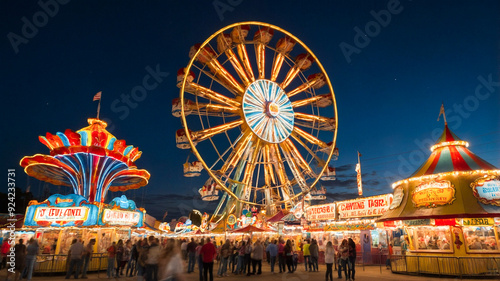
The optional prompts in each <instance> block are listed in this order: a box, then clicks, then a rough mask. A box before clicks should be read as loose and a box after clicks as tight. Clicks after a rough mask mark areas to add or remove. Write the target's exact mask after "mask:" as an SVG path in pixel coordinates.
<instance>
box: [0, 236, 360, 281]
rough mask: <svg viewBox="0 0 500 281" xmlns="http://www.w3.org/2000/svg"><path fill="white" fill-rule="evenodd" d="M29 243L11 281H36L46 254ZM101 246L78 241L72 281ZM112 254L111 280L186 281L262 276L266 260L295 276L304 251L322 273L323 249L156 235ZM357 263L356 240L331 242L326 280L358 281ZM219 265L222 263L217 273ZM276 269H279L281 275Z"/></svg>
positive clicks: (71, 256) (18, 249) (19, 247)
mask: <svg viewBox="0 0 500 281" xmlns="http://www.w3.org/2000/svg"><path fill="white" fill-rule="evenodd" d="M23 242H24V241H23V240H22V239H19V243H17V244H16V245H15V247H14V249H15V254H16V268H15V274H14V276H13V278H11V276H10V275H9V279H10V280H11V281H17V280H20V279H22V277H23V276H24V277H25V278H26V279H27V280H31V278H32V274H33V269H34V265H35V262H36V256H37V255H38V254H39V253H40V247H39V245H38V242H37V240H36V239H34V238H32V239H30V240H29V242H28V245H27V246H26V245H24V243H23ZM95 243H96V240H95V239H90V240H89V241H88V242H87V244H85V245H84V243H83V241H82V240H81V239H73V240H72V243H71V246H70V248H69V251H68V255H67V262H66V279H69V278H70V277H71V276H72V275H73V276H74V278H75V279H78V278H83V279H87V271H88V269H89V264H90V263H91V261H92V256H93V252H94V245H95ZM3 246H4V245H2V253H3V248H4V247H3ZM106 251H107V259H108V267H107V277H108V278H116V277H123V276H127V277H132V276H137V281H169V280H181V281H182V280H184V277H183V273H184V272H187V273H188V274H189V273H192V272H195V270H196V269H197V270H198V273H199V279H200V281H208V280H210V281H213V278H214V274H215V275H216V276H217V277H224V276H229V274H234V275H247V276H251V275H260V274H262V262H263V261H264V260H265V261H266V262H267V263H268V264H269V265H270V271H271V273H272V274H275V273H278V270H279V273H294V272H295V271H296V270H297V264H298V251H302V252H303V256H304V266H305V270H306V271H311V272H317V271H319V267H318V259H319V247H318V243H317V241H316V240H315V239H312V240H309V239H306V240H304V241H302V242H301V243H300V245H299V247H296V245H295V241H293V240H287V241H286V242H285V240H284V239H274V240H270V239H269V238H268V239H266V240H265V241H262V240H260V239H257V240H256V241H252V240H251V239H247V240H241V241H230V240H226V241H224V242H221V243H220V244H219V245H216V243H215V242H213V241H212V240H211V239H210V238H200V239H198V240H195V239H194V238H190V239H182V240H179V239H165V240H162V242H161V243H160V240H159V239H158V238H156V237H154V236H150V237H148V238H144V239H140V240H137V241H135V242H132V241H131V240H126V241H123V240H121V239H120V240H118V241H116V242H113V243H112V244H111V245H110V246H109V247H108V248H107V249H106ZM355 261H356V245H355V243H354V241H353V240H352V239H351V238H349V239H348V240H346V239H344V240H343V241H342V243H341V244H340V246H339V247H338V248H337V249H335V248H334V246H333V244H332V242H328V243H327V245H326V249H325V263H326V273H325V279H326V281H329V280H330V281H333V270H334V269H335V270H337V272H338V278H342V272H344V277H345V279H346V280H354V278H355ZM214 264H218V268H217V269H216V272H215V273H214ZM184 265H186V270H185V269H184ZM276 265H277V266H278V269H277V270H276V271H275V266H276Z"/></svg>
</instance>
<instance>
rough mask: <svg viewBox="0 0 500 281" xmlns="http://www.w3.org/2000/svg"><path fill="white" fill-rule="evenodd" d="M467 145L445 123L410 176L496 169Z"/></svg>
mask: <svg viewBox="0 0 500 281" xmlns="http://www.w3.org/2000/svg"><path fill="white" fill-rule="evenodd" d="M468 146H469V144H468V143H467V142H465V141H463V140H461V139H460V138H458V137H457V136H456V135H455V134H454V133H453V132H452V131H450V129H449V128H448V125H446V124H445V126H444V131H443V134H442V135H441V137H440V138H439V139H438V140H437V142H436V145H434V146H433V147H432V148H431V151H432V153H431V155H430V156H429V158H428V159H427V161H425V162H424V164H423V165H422V166H420V168H418V169H417V171H415V173H413V175H411V176H410V178H413V177H420V176H425V175H432V174H439V173H446V172H455V171H457V172H458V171H475V170H495V169H496V168H495V167H494V166H493V165H491V164H490V163H488V162H486V161H484V160H483V159H481V158H479V157H478V156H476V155H475V154H474V153H472V152H471V151H470V150H469V149H468V148H467V147H468Z"/></svg>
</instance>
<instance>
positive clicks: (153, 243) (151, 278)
mask: <svg viewBox="0 0 500 281" xmlns="http://www.w3.org/2000/svg"><path fill="white" fill-rule="evenodd" d="M148 240H149V248H148V252H147V258H146V281H158V259H159V257H160V251H161V249H160V245H159V240H158V238H155V237H154V236H149V239H148Z"/></svg>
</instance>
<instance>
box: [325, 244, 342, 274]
mask: <svg viewBox="0 0 500 281" xmlns="http://www.w3.org/2000/svg"><path fill="white" fill-rule="evenodd" d="M334 262H335V249H334V248H333V244H332V242H331V241H328V243H326V248H325V264H326V274H325V280H326V281H328V279H330V281H333V263H334ZM341 278H342V277H341Z"/></svg>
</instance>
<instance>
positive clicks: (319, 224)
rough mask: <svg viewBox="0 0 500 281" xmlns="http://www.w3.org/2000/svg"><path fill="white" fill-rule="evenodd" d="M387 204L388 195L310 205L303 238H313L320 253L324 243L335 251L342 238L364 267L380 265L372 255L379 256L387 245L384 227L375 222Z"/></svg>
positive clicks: (388, 201)
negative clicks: (350, 244) (351, 244)
mask: <svg viewBox="0 0 500 281" xmlns="http://www.w3.org/2000/svg"><path fill="white" fill-rule="evenodd" d="M391 202H392V194H383V195H377V196H370V197H362V198H357V199H352V200H346V201H338V202H335V203H329V204H324V205H314V206H310V207H308V208H307V212H306V219H307V221H308V222H309V224H308V225H307V226H306V227H305V228H304V232H305V234H304V236H305V237H304V238H312V239H316V241H318V245H319V248H320V250H321V251H324V248H325V246H326V243H327V242H328V241H332V243H333V246H334V248H335V249H337V248H338V246H339V245H340V243H341V242H342V240H343V239H348V238H352V239H353V240H354V242H355V243H356V247H357V249H356V251H357V252H360V253H362V254H363V262H364V263H365V264H370V263H380V261H379V260H374V259H372V256H380V248H381V247H384V248H385V247H386V246H387V234H386V230H385V229H384V228H377V227H376V226H377V225H376V223H375V219H376V218H378V217H380V216H381V215H382V214H384V213H385V212H386V211H387V210H388V208H389V205H390V204H391ZM320 261H322V254H321V253H320Z"/></svg>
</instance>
